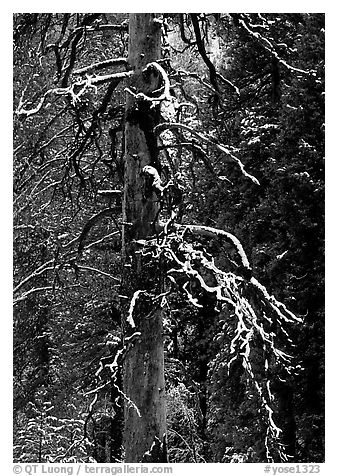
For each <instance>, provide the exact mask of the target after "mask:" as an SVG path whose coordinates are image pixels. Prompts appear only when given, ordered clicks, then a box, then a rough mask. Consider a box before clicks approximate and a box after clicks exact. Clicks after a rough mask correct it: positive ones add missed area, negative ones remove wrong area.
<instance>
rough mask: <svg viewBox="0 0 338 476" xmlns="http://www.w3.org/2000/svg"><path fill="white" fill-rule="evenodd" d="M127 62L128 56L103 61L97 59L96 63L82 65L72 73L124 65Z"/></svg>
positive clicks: (90, 71) (79, 73) (83, 72)
mask: <svg viewBox="0 0 338 476" xmlns="http://www.w3.org/2000/svg"><path fill="white" fill-rule="evenodd" d="M127 64H128V58H111V59H109V60H105V61H99V62H97V63H93V64H90V65H89V66H84V67H83V68H79V69H77V70H75V71H74V73H73V74H78V75H81V74H85V73H92V72H93V71H97V70H101V69H104V68H109V67H111V66H126V65H127Z"/></svg>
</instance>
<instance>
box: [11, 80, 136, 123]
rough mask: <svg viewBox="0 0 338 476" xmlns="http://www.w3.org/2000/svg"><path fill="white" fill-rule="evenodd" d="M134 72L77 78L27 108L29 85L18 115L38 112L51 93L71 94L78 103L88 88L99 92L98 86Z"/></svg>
mask: <svg viewBox="0 0 338 476" xmlns="http://www.w3.org/2000/svg"><path fill="white" fill-rule="evenodd" d="M132 74H133V72H132V71H124V72H121V73H113V74H106V75H103V76H89V75H87V76H86V79H83V80H77V81H76V82H74V83H73V84H71V85H70V86H68V87H67V88H52V89H49V90H48V91H47V92H46V93H45V94H44V95H43V96H42V97H41V99H40V100H39V102H38V104H37V105H36V106H35V107H33V108H30V109H26V107H25V104H26V103H27V100H24V94H25V92H26V90H27V87H26V88H25V89H24V90H23V92H22V95H21V98H20V100H19V105H18V107H17V109H16V114H17V115H18V116H22V117H30V116H32V115H34V114H37V113H38V112H39V111H40V110H41V108H42V106H43V104H44V102H45V100H46V98H47V97H48V96H50V95H56V96H70V98H71V101H72V103H73V104H76V103H77V102H79V101H80V97H81V96H82V95H83V94H84V93H85V92H86V91H87V90H88V88H93V89H94V90H95V92H97V86H99V85H101V84H104V83H108V82H111V81H113V80H115V81H116V80H117V81H121V80H123V79H126V78H128V77H130V76H132Z"/></svg>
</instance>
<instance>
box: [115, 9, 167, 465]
mask: <svg viewBox="0 0 338 476" xmlns="http://www.w3.org/2000/svg"><path fill="white" fill-rule="evenodd" d="M160 43H161V24H160V22H159V21H158V20H157V19H156V15H155V14H151V13H144V14H131V15H130V22H129V58H128V62H129V64H130V66H131V67H132V70H133V71H134V74H133V76H132V77H131V79H130V81H129V91H130V92H128V91H127V101H126V116H125V161H124V199H123V221H124V223H125V224H124V229H123V255H124V270H125V271H124V283H125V291H126V293H127V294H128V295H129V296H130V297H132V296H134V298H135V296H137V299H136V298H135V299H134V303H135V306H133V309H132V320H133V324H135V327H133V325H130V323H131V321H130V319H129V318H128V319H127V318H126V319H125V328H126V337H128V335H131V334H133V333H135V332H139V333H140V335H139V337H138V339H137V340H136V341H135V342H134V344H133V346H132V347H130V348H129V350H128V351H127V353H126V357H125V361H124V369H123V371H124V374H123V391H124V394H125V409H124V418H125V426H124V448H125V461H126V462H130V463H138V462H142V461H144V462H165V461H166V459H167V458H166V444H165V435H166V412H165V388H164V359H163V329H162V312H161V309H160V308H156V307H155V302H154V300H153V299H152V297H154V296H155V295H156V293H157V294H159V293H160V292H161V276H160V271H161V270H160V266H159V264H158V263H156V262H155V260H154V259H153V258H148V257H147V256H142V253H140V249H139V248H140V245H139V244H138V243H136V240H147V238H149V237H150V236H152V235H154V233H155V224H156V221H157V218H158V212H159V202H158V198H157V195H156V193H155V191H154V189H153V187H152V183H150V182H151V181H149V178H147V176H146V174H144V173H143V169H144V167H145V166H152V167H154V168H156V170H157V171H158V172H159V171H160V164H159V160H158V152H157V140H156V136H155V134H154V127H155V126H156V125H157V124H158V123H159V105H158V103H156V102H154V103H153V102H151V101H149V100H147V99H145V97H144V96H143V97H141V98H140V97H137V94H138V93H143V94H144V95H146V96H147V97H154V96H156V94H157V95H158V93H157V92H156V90H158V88H159V87H160V86H161V77H160V75H159V73H158V71H157V70H156V68H149V67H148V68H147V65H148V64H149V63H152V62H155V61H157V60H158V59H159V58H160V51H161V50H160ZM137 291H141V292H139V293H137ZM135 293H137V294H135ZM130 312H131V311H130V310H129V316H130Z"/></svg>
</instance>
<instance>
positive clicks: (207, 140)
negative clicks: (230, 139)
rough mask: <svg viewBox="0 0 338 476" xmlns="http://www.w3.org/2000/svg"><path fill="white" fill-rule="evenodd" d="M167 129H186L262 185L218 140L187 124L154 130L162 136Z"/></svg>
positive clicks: (165, 126)
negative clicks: (213, 147)
mask: <svg viewBox="0 0 338 476" xmlns="http://www.w3.org/2000/svg"><path fill="white" fill-rule="evenodd" d="M166 129H184V130H186V131H188V132H190V133H191V134H193V135H194V136H196V137H198V138H199V139H200V140H201V141H202V142H204V143H206V144H211V145H213V146H215V147H216V148H217V149H219V150H220V151H221V152H224V153H225V154H226V155H227V156H228V157H230V158H231V159H232V160H233V161H234V162H236V163H237V164H238V166H239V168H240V169H241V172H242V174H243V175H244V176H245V177H247V178H249V179H250V180H251V181H252V182H254V183H255V184H257V185H260V183H259V181H258V180H257V179H256V177H254V176H253V175H251V174H249V173H248V172H247V171H246V170H245V168H244V164H243V163H242V162H241V160H240V159H239V158H238V157H236V156H235V155H233V154H232V153H231V152H230V150H229V149H228V148H227V147H226V146H225V145H223V144H220V143H219V142H217V141H216V139H212V138H210V137H208V136H206V135H205V134H202V133H201V132H197V131H195V130H194V129H193V128H192V127H190V126H187V125H185V124H181V123H178V122H172V123H162V124H159V125H158V126H156V127H155V128H154V131H155V132H157V133H159V134H160V133H161V132H163V131H164V130H166Z"/></svg>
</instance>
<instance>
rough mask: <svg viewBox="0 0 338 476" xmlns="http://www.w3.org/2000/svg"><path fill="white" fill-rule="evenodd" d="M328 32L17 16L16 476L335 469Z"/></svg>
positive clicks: (321, 18) (117, 16) (260, 17)
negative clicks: (329, 423)
mask: <svg viewBox="0 0 338 476" xmlns="http://www.w3.org/2000/svg"><path fill="white" fill-rule="evenodd" d="M120 6H121V5H120ZM199 6H200V5H199ZM27 7H28V11H29V5H27ZM54 7H56V8H58V6H57V5H54ZM78 7H79V5H78ZM92 7H93V8H95V3H94V5H92ZM163 7H164V6H163ZM232 7H233V5H232ZM319 7H320V6H319ZM157 8H158V10H160V9H161V4H158V6H157ZM169 8H170V5H169ZM183 8H184V6H183ZM205 8H206V9H208V5H205ZM219 8H220V10H222V9H227V5H226V3H225V4H224V5H221V4H220V5H219ZM45 9H46V10H48V5H46V6H45ZM111 9H114V3H112V4H111ZM190 9H191V10H193V8H190ZM69 10H70V11H73V8H72V7H71V4H70V5H69ZM98 10H99V8H98ZM232 11H233V10H232ZM325 20H326V15H325V13H302V12H299V13H245V12H244V11H243V12H239V13H238V12H237V13H217V12H216V13H215V12H209V13H146V12H143V13H93V12H86V11H83V12H81V11H80V12H75V13H41V12H39V13H34V12H33V9H32V12H30V13H27V12H26V13H14V14H12V35H13V36H12V38H13V47H12V49H13V84H12V90H13V117H14V119H13V162H12V165H13V167H12V169H13V170H12V174H13V274H14V277H13V290H14V311H13V423H12V431H13V456H12V460H13V463H14V464H15V465H16V466H14V469H13V471H14V473H16V474H19V473H20V472H21V470H22V474H40V473H37V472H31V473H29V472H27V471H28V470H27V469H24V468H33V467H34V466H31V465H34V464H43V465H46V466H41V465H40V466H36V467H38V468H40V469H41V468H42V470H41V471H42V473H41V474H43V472H44V470H45V472H47V467H48V468H56V469H55V474H56V473H60V472H61V468H66V469H65V474H73V472H72V471H73V468H75V466H74V465H72V464H74V463H75V464H77V465H78V466H77V467H78V470H77V471H80V470H81V471H82V470H83V473H81V472H80V473H79V472H77V473H76V472H74V474H85V471H86V472H87V470H85V468H95V467H97V466H95V465H99V467H100V468H110V471H111V473H110V474H117V473H114V472H113V471H112V469H114V467H115V466H116V468H124V472H134V471H129V470H128V468H129V466H126V465H128V464H137V465H139V469H140V472H146V471H145V470H146V469H147V468H148V467H149V464H152V465H153V464H156V465H157V466H156V467H157V468H158V471H157V472H162V473H167V474H170V473H173V474H174V473H175V464H176V463H197V464H198V463H203V464H205V463H220V465H219V467H220V468H223V470H222V471H223V473H222V474H226V473H225V472H224V471H231V469H229V470H228V469H227V468H229V467H226V468H225V467H224V466H223V465H224V464H228V463H264V466H262V468H265V470H264V472H265V474H268V473H269V471H270V474H276V471H277V470H276V471H274V468H275V469H276V468H277V469H278V468H279V469H280V468H285V467H286V468H289V469H290V468H297V467H298V469H299V468H303V469H299V471H291V472H308V473H319V470H320V464H321V463H324V462H325V442H324V435H325V418H324V415H325V273H324V268H325V266H324V264H325V260H324V249H325V242H324V237H325V168H324V155H325V129H324V121H325V95H324V94H325ZM285 464H287V465H289V466H285ZM27 465H28V466H27ZM62 465H63V466H62ZM84 465H88V466H84ZM114 465H115V466H114ZM271 465H272V466H271ZM273 465H277V466H273ZM278 465H279V466H278ZM283 465H284V466H283ZM130 467H131V468H135V466H130ZM156 467H155V468H156ZM67 468H68V473H67V472H66V470H67ZM126 468H127V469H126ZM142 468H143V470H144V471H143V470H142ZM170 468H171V471H169V469H170ZM172 468H174V469H172ZM205 468H206V470H207V471H208V466H206V467H205ZM230 468H232V467H230ZM267 468H269V469H267ZM271 468H272V470H271ZM304 468H306V471H304ZM167 469H168V471H167ZM25 471H26V473H25ZM29 471H31V470H29ZM74 471H75V470H74ZM50 472H51V473H52V472H53V470H52V469H51V470H50ZM88 472H89V471H88ZM92 472H93V471H92ZM101 472H102V474H103V471H101ZM121 472H122V469H121ZM149 472H151V471H149ZM153 472H156V471H153ZM278 472H282V471H279V470H278ZM106 473H107V474H108V471H106ZM100 474H101V473H100ZM182 474H184V473H182ZM215 474H216V473H215ZM217 474H221V473H217ZM229 474H230V473H229ZM261 474H263V469H262V471H261Z"/></svg>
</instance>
